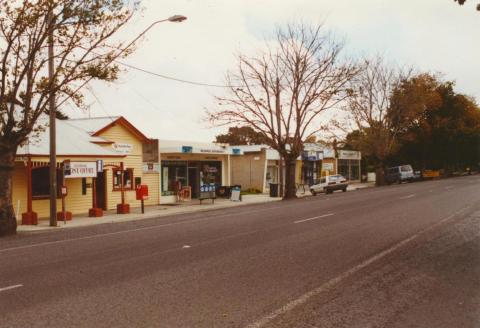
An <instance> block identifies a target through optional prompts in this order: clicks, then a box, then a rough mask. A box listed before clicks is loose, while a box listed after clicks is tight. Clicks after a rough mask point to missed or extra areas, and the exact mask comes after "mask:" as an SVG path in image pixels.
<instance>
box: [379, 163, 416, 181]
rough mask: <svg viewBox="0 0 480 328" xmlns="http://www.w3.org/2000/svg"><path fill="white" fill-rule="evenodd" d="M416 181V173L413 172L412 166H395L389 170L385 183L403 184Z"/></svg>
mask: <svg viewBox="0 0 480 328" xmlns="http://www.w3.org/2000/svg"><path fill="white" fill-rule="evenodd" d="M413 180H415V173H414V172H413V169H412V166H411V165H400V166H394V167H390V168H388V169H387V173H386V174H385V182H386V183H388V184H390V183H402V182H405V181H407V182H411V181H413Z"/></svg>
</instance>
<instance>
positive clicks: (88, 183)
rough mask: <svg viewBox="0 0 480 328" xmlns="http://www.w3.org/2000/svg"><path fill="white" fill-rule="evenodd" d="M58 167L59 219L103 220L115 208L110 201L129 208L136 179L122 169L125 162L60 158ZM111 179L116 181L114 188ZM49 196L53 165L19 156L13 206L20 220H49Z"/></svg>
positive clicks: (29, 221) (14, 179)
mask: <svg viewBox="0 0 480 328" xmlns="http://www.w3.org/2000/svg"><path fill="white" fill-rule="evenodd" d="M67 163H68V166H69V168H68V169H66V166H67ZM99 165H100V166H99ZM56 167H57V174H56V175H57V183H56V186H57V209H58V212H57V220H71V219H72V214H73V215H79V214H86V215H87V214H88V215H89V216H92V217H100V216H102V215H103V211H104V210H108V209H111V208H113V207H112V204H111V203H112V201H110V202H109V201H108V200H109V198H112V200H113V202H116V199H117V198H119V204H123V205H122V208H124V207H129V205H128V203H126V197H125V192H126V189H127V188H129V186H130V185H132V184H133V181H132V178H133V177H132V176H131V175H129V174H130V171H129V170H125V169H123V170H122V168H123V162H122V161H111V160H110V161H109V162H106V161H104V160H92V159H90V160H88V159H85V158H83V159H82V160H78V159H74V161H70V159H66V160H62V159H59V161H58V162H57V164H56ZM109 170H110V171H111V173H110V174H109V173H108V172H109ZM122 172H123V174H122ZM107 176H111V178H112V183H111V185H110V183H109V182H108V179H107ZM110 186H112V187H113V190H111V189H109V187H110ZM109 190H111V191H110V192H109ZM113 191H118V192H119V193H120V196H119V197H112V192H113ZM49 197H50V162H48V161H46V160H44V159H36V158H33V159H32V157H31V156H22V157H17V160H16V163H15V167H14V171H13V200H14V204H13V205H14V209H15V212H16V217H17V219H20V218H21V223H22V224H37V223H38V219H39V218H40V219H42V218H48V217H49V210H50V199H49ZM117 211H118V205H117Z"/></svg>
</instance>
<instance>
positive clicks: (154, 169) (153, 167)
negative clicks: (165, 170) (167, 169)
mask: <svg viewBox="0 0 480 328" xmlns="http://www.w3.org/2000/svg"><path fill="white" fill-rule="evenodd" d="M142 171H143V173H160V164H159V163H143V170H142Z"/></svg>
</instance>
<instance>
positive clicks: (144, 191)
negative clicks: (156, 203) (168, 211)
mask: <svg viewBox="0 0 480 328" xmlns="http://www.w3.org/2000/svg"><path fill="white" fill-rule="evenodd" d="M135 191H136V194H137V200H145V199H148V186H147V185H137V188H136V189H135Z"/></svg>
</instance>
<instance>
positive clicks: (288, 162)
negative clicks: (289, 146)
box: [284, 155, 297, 199]
mask: <svg viewBox="0 0 480 328" xmlns="http://www.w3.org/2000/svg"><path fill="white" fill-rule="evenodd" d="M296 165H297V157H296V156H295V157H294V156H290V155H289V156H285V196H284V199H292V198H297V188H295V168H296Z"/></svg>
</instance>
